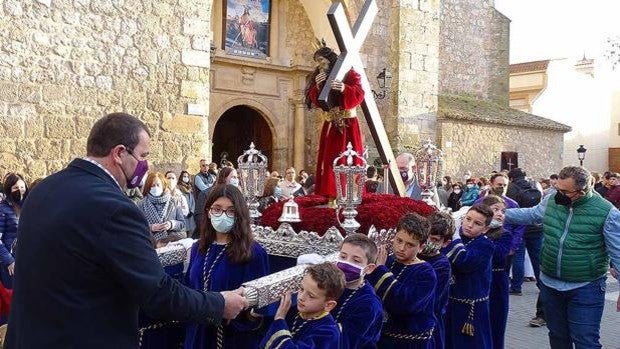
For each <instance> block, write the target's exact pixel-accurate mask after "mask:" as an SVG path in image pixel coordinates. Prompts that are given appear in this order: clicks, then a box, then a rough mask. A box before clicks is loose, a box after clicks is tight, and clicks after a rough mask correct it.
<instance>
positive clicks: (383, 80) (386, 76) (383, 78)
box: [372, 68, 392, 99]
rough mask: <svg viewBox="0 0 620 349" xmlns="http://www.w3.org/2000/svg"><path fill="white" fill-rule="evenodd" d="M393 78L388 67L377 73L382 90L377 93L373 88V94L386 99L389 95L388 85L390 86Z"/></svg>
mask: <svg viewBox="0 0 620 349" xmlns="http://www.w3.org/2000/svg"><path fill="white" fill-rule="evenodd" d="M391 79H392V75H391V74H390V73H388V72H387V70H386V68H383V70H382V71H381V72H380V73H379V74H377V83H378V84H379V88H380V89H381V92H379V93H377V92H375V90H372V94H373V95H374V96H375V98H376V99H384V98H385V96H386V95H387V87H388V86H390V80H391Z"/></svg>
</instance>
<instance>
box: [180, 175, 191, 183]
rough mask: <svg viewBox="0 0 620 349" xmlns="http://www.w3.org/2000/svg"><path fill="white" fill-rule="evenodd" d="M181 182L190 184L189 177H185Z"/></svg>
mask: <svg viewBox="0 0 620 349" xmlns="http://www.w3.org/2000/svg"><path fill="white" fill-rule="evenodd" d="M181 180H182V181H183V183H189V177H187V176H183V178H182V179H181Z"/></svg>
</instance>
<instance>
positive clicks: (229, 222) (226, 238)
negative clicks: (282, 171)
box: [184, 185, 269, 349]
mask: <svg viewBox="0 0 620 349" xmlns="http://www.w3.org/2000/svg"><path fill="white" fill-rule="evenodd" d="M205 213H206V214H205V215H204V218H203V223H204V224H202V225H201V232H200V239H199V240H198V242H196V243H195V244H194V245H193V246H192V248H191V257H190V262H189V267H188V270H187V274H186V276H185V282H186V284H187V285H188V286H190V287H192V288H193V289H196V290H204V291H215V292H219V291H226V290H234V289H237V288H239V287H240V286H241V284H242V283H244V282H246V281H250V280H254V279H257V278H260V277H263V276H265V275H267V274H268V273H269V270H268V269H269V261H268V257H267V253H266V252H265V250H264V249H263V248H262V247H261V246H260V245H259V244H258V243H256V242H255V241H254V240H253V239H252V232H251V230H250V218H249V211H248V207H247V205H246V203H245V200H244V198H243V194H241V192H240V191H239V189H237V188H236V187H235V186H232V185H218V186H215V187H213V188H212V189H211V191H210V193H209V196H208V197H207V199H206V205H205ZM261 323H262V321H261V318H260V317H258V316H257V315H255V314H254V313H253V312H252V311H251V310H246V311H243V312H241V314H239V315H238V316H237V318H236V319H234V320H232V321H230V322H228V323H222V324H219V325H217V326H209V325H200V324H197V323H190V324H188V325H187V327H186V331H185V345H184V348H185V349H205V348H231V349H232V348H256V347H257V346H258V343H259V341H260V338H261V336H260V333H259V331H258V330H259V328H260V326H261Z"/></svg>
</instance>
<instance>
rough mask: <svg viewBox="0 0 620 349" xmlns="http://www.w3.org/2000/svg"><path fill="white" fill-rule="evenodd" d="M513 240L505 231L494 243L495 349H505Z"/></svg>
mask: <svg viewBox="0 0 620 349" xmlns="http://www.w3.org/2000/svg"><path fill="white" fill-rule="evenodd" d="M512 240H513V237H512V233H511V231H510V230H504V232H503V233H502V235H501V236H500V237H499V238H498V239H497V240H494V241H493V244H494V245H495V251H494V252H493V263H492V265H493V272H492V275H491V294H490V298H489V306H490V317H491V335H492V337H493V349H503V348H504V336H505V335H506V322H507V321H508V297H509V296H508V291H509V287H510V280H509V278H508V272H509V269H510V268H509V266H508V254H509V253H510V250H511V245H512Z"/></svg>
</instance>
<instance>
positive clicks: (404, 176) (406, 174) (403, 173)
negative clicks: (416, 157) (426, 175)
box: [400, 171, 409, 182]
mask: <svg viewBox="0 0 620 349" xmlns="http://www.w3.org/2000/svg"><path fill="white" fill-rule="evenodd" d="M400 178H402V179H403V182H406V181H407V180H408V179H409V171H400Z"/></svg>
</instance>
